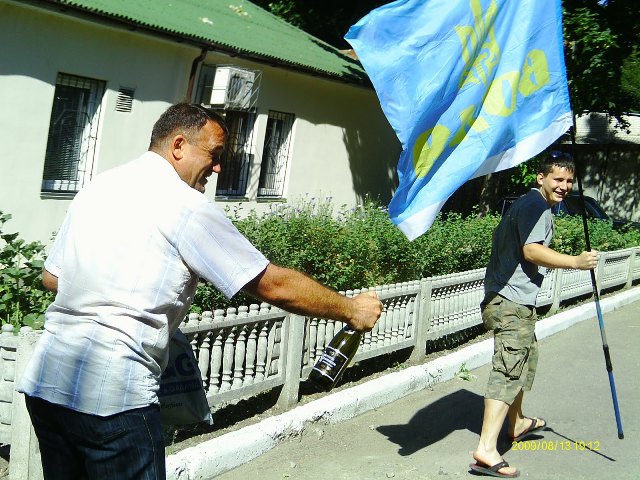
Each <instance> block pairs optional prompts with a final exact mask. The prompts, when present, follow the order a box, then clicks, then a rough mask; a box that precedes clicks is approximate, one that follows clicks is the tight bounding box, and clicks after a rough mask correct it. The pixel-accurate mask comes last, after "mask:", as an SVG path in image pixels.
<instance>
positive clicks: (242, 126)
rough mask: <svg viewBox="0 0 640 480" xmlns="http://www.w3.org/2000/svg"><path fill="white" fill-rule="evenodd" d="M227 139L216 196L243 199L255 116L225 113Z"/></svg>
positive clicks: (250, 158) (245, 190) (251, 157)
mask: <svg viewBox="0 0 640 480" xmlns="http://www.w3.org/2000/svg"><path fill="white" fill-rule="evenodd" d="M225 120H226V123H227V126H228V127H229V138H228V139H227V143H226V145H225V149H224V153H223V155H222V162H221V168H222V171H221V172H220V175H218V183H217V185H216V195H219V196H229V197H243V196H244V195H245V194H246V192H247V179H248V178H249V170H250V168H251V163H252V162H253V144H252V142H253V125H254V122H255V114H254V113H252V112H237V111H233V110H229V111H227V112H226V113H225Z"/></svg>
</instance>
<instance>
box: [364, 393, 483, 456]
mask: <svg viewBox="0 0 640 480" xmlns="http://www.w3.org/2000/svg"><path fill="white" fill-rule="evenodd" d="M483 411H484V398H483V397H482V396H480V395H478V394H476V393H473V392H470V391H468V390H464V389H463V390H458V391H456V392H454V393H452V394H450V395H447V396H446V397H443V398H441V399H438V400H437V401H435V402H433V403H432V404H430V405H428V406H426V407H424V408H422V409H421V410H419V411H418V412H417V413H416V414H415V415H414V416H413V417H412V418H411V420H410V421H409V423H407V424H405V425H381V426H379V427H378V428H376V430H377V431H379V432H380V433H382V434H383V435H385V436H386V437H387V438H388V439H389V440H390V441H392V442H393V443H397V444H398V445H399V446H400V449H399V450H398V453H399V454H400V455H402V456H407V455H411V454H413V453H415V452H417V451H418V450H420V449H422V448H424V447H428V446H429V445H432V444H434V443H436V442H438V441H439V440H442V439H443V438H445V437H447V436H448V435H450V434H451V433H453V432H454V431H456V430H469V431H470V432H473V433H475V434H477V435H480V429H481V427H482V413H483Z"/></svg>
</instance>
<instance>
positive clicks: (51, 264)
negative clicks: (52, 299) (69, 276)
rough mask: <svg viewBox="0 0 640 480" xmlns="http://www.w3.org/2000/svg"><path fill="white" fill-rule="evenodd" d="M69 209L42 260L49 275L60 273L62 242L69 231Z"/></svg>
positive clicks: (62, 255) (62, 252)
mask: <svg viewBox="0 0 640 480" xmlns="http://www.w3.org/2000/svg"><path fill="white" fill-rule="evenodd" d="M71 215H72V214H71V209H69V210H68V211H67V215H66V216H65V217H64V221H63V222H62V225H61V226H60V229H59V230H58V233H57V234H56V238H55V240H54V241H53V245H52V246H51V250H50V251H49V255H47V259H46V260H45V261H44V268H45V270H46V271H47V272H49V273H50V274H51V275H54V276H56V277H60V274H61V273H62V262H63V261H64V244H65V242H66V241H67V233H68V231H69V223H70V222H71V220H70V217H71Z"/></svg>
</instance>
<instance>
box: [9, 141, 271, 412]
mask: <svg viewBox="0 0 640 480" xmlns="http://www.w3.org/2000/svg"><path fill="white" fill-rule="evenodd" d="M267 264H268V260H267V259H266V258H265V257H264V256H263V255H262V254H261V253H260V252H259V251H257V250H256V249H255V248H254V247H253V246H252V245H251V244H250V243H249V242H248V241H247V240H246V239H245V238H244V237H243V236H242V235H241V234H240V233H239V232H238V231H237V230H236V228H235V227H234V226H233V224H232V223H231V222H230V221H229V219H227V217H226V216H225V215H224V213H223V212H222V211H221V210H220V209H219V208H218V207H217V206H215V205H214V204H213V203H211V202H210V201H208V200H207V199H206V197H205V196H204V195H203V194H201V193H199V192H198V191H196V190H194V189H193V188H191V187H190V186H189V185H187V184H186V183H184V182H183V181H182V180H181V179H180V177H179V176H178V174H177V173H176V171H175V170H174V169H173V167H172V166H171V165H170V164H169V163H168V162H167V161H166V160H165V159H163V158H162V157H161V156H159V155H157V154H155V153H153V152H147V153H145V154H144V155H142V156H141V157H140V158H138V159H137V160H134V161H132V162H130V163H127V164H125V165H123V166H120V167H117V168H114V169H112V170H110V171H107V172H105V173H103V174H101V175H98V176H97V177H96V178H95V180H94V181H92V182H91V183H90V184H89V185H87V186H86V187H85V188H84V189H83V190H82V191H80V192H79V193H78V194H77V195H76V198H75V199H74V201H73V202H72V204H71V206H70V208H69V211H68V212H67V216H66V218H65V221H64V223H63V225H62V227H61V228H60V231H59V232H58V235H57V236H56V240H55V242H54V244H53V246H52V249H51V252H50V254H49V256H48V258H47V260H46V263H45V268H46V269H47V270H48V271H49V272H51V273H52V274H53V275H56V276H57V277H58V293H57V295H56V299H55V301H54V302H53V303H52V305H51V306H50V307H49V309H48V310H47V312H46V316H45V327H44V332H43V333H42V337H41V339H40V340H39V341H38V343H37V345H36V348H35V352H34V354H33V356H32V358H31V360H30V362H29V364H28V366H27V368H26V371H25V373H24V376H23V377H22V379H21V381H20V383H19V385H18V391H20V392H23V393H26V394H27V395H30V396H35V397H40V398H42V399H44V400H47V401H49V402H52V403H56V404H59V405H63V406H66V407H68V408H71V409H74V410H77V411H80V412H84V413H91V414H95V415H102V416H106V415H111V414H114V413H118V412H122V411H125V410H130V409H133V408H139V407H144V406H147V405H150V404H153V403H157V402H158V399H157V390H158V387H159V380H160V375H161V372H162V370H163V369H164V367H165V365H166V362H167V355H168V348H167V345H168V341H169V338H170V337H171V335H172V334H173V333H174V332H175V330H176V329H177V328H178V325H179V324H180V322H181V321H182V319H183V318H184V316H185V314H186V312H187V310H188V308H189V306H190V305H191V302H192V300H193V295H194V293H195V290H196V286H197V283H198V277H201V278H204V279H206V280H208V281H210V282H211V283H213V284H214V285H215V286H216V287H217V288H218V289H219V290H220V291H221V292H223V293H224V294H225V295H226V296H228V297H231V296H233V295H234V294H235V293H236V292H237V291H239V290H240V289H241V288H242V287H243V286H244V285H246V284H247V282H249V281H250V280H252V279H253V278H255V277H256V276H257V275H258V274H259V273H260V272H262V271H263V270H264V269H265V268H266V267H267Z"/></svg>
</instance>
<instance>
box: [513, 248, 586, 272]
mask: <svg viewBox="0 0 640 480" xmlns="http://www.w3.org/2000/svg"><path fill="white" fill-rule="evenodd" d="M522 252H523V254H524V259H525V260H527V261H528V262H531V263H535V264H536V265H539V266H541V267H547V268H574V269H578V270H592V269H594V268H595V267H596V265H597V264H598V252H597V251H595V250H591V251H590V252H582V253H581V254H580V255H566V254H564V253H559V252H556V251H555V250H553V249H551V248H549V247H546V246H544V245H542V244H540V243H528V244H527V245H525V246H524V247H522Z"/></svg>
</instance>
